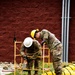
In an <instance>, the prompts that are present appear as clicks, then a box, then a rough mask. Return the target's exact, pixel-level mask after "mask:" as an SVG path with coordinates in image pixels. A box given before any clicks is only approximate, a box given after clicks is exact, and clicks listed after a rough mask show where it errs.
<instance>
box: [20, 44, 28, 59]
mask: <svg viewBox="0 0 75 75" xmlns="http://www.w3.org/2000/svg"><path fill="white" fill-rule="evenodd" d="M20 54H21V56H22V57H23V58H24V59H26V58H27V56H26V53H25V46H24V45H23V43H22V45H21V48H20Z"/></svg>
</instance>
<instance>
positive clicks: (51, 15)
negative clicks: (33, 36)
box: [0, 0, 75, 62]
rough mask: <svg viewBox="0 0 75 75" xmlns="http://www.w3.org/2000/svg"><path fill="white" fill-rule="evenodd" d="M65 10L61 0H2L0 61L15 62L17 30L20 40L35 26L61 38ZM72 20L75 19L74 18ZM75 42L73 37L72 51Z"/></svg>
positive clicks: (0, 8)
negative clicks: (63, 10)
mask: <svg viewBox="0 0 75 75" xmlns="http://www.w3.org/2000/svg"><path fill="white" fill-rule="evenodd" d="M73 6H74V5H73ZM73 6H72V7H73ZM61 10H62V2H61V0H8V1H7V0H0V61H12V62H13V57H14V56H13V54H14V51H13V50H14V47H13V38H14V33H15V35H16V38H17V40H19V41H23V40H24V38H25V37H27V36H30V31H31V30H32V29H36V28H39V29H40V30H41V29H44V28H45V29H48V30H49V31H51V32H52V33H54V34H55V35H56V37H57V38H58V39H60V38H61ZM73 10H74V8H73ZM73 14H74V13H73ZM72 16H73V15H72ZM72 21H73V22H74V20H73V19H72ZM72 21H71V23H72ZM74 28H75V27H74V23H72V26H71V28H70V29H71V30H72V31H70V33H72V32H74ZM72 36H73V34H72ZM70 40H72V41H74V36H73V39H72V37H70ZM74 44H75V43H74V42H71V41H70V52H71V53H72V50H74V49H75V47H74ZM71 45H72V46H73V47H74V49H73V48H72V46H71ZM74 54H75V53H74V52H73V55H71V54H70V56H69V58H70V59H72V57H73V60H74V59H75V58H74ZM69 61H70V60H69Z"/></svg>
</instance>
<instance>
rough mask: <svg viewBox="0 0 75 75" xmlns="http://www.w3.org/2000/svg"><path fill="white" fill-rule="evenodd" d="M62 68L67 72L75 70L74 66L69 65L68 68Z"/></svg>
mask: <svg viewBox="0 0 75 75" xmlns="http://www.w3.org/2000/svg"><path fill="white" fill-rule="evenodd" d="M64 68H66V69H68V70H75V64H72V65H69V66H67V67H64ZM64 68H63V69H64Z"/></svg>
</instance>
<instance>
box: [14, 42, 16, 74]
mask: <svg viewBox="0 0 75 75" xmlns="http://www.w3.org/2000/svg"><path fill="white" fill-rule="evenodd" d="M14 75H16V41H14Z"/></svg>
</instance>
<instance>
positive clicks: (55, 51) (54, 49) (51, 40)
mask: <svg viewBox="0 0 75 75" xmlns="http://www.w3.org/2000/svg"><path fill="white" fill-rule="evenodd" d="M40 34H41V36H40V37H41V39H42V40H43V42H45V43H46V44H47V46H48V47H49V49H50V50H51V53H52V58H53V66H54V69H55V73H56V75H61V73H62V66H61V65H62V62H61V59H62V44H61V42H60V41H59V40H58V39H57V38H56V37H55V35H54V34H52V33H51V32H49V31H48V30H46V29H43V30H42V31H41V32H40Z"/></svg>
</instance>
